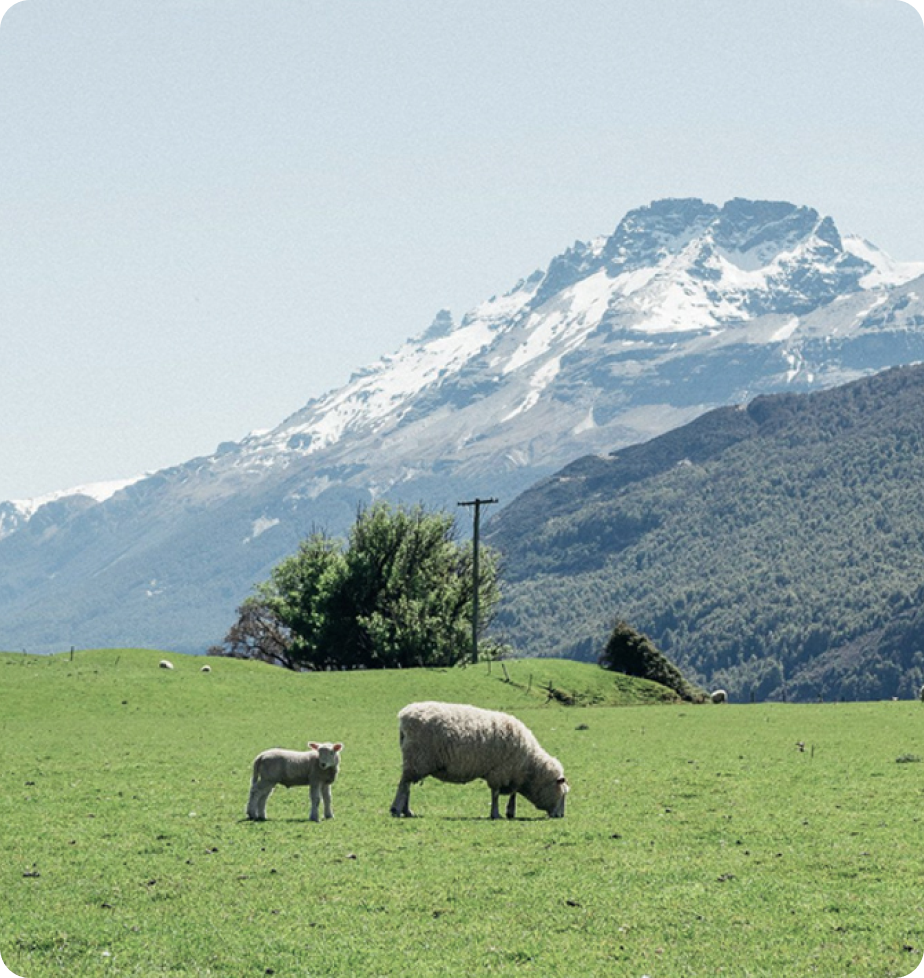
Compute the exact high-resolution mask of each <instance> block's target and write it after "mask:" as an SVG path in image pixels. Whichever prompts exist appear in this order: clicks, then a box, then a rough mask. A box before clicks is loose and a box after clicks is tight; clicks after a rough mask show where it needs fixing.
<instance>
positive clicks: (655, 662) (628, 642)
mask: <svg viewBox="0 0 924 978" xmlns="http://www.w3.org/2000/svg"><path fill="white" fill-rule="evenodd" d="M598 661H599V663H600V665H601V666H602V667H603V668H604V669H609V670H610V671H611V672H622V673H625V675H627V676H638V677H639V678H641V679H650V680H651V681H652V682H655V683H660V684H661V685H662V686H667V687H668V689H672V690H674V692H675V693H677V695H678V696H680V697H682V698H683V699H685V700H689V701H690V702H691V703H699V702H702V700H703V699H704V697H705V694H704V693H703V690H701V689H699V688H698V687H697V686H694V685H693V684H692V683H690V682H687V680H686V679H684V678H683V674H682V673H681V672H680V670H679V669H678V668H677V667H676V666H675V665H674V664H673V662H671V661H670V660H669V659H668V658H667V656H665V655H664V654H663V653H662V652H659V651H658V649H657V648H656V647H655V645H654V643H653V642H652V641H651V639H650V638H648V636H647V635H643V634H642V633H641V632H637V631H636V630H635V629H634V628H633V627H632V626H631V625H629V624H627V623H626V622H624V621H622V620H621V619H620V620H617V622H616V624H615V625H614V626H613V631H612V632H611V633H610V637H609V641H607V643H606V648H605V649H604V650H603V652H602V654H601V655H600V658H599V660H598Z"/></svg>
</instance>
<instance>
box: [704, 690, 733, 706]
mask: <svg viewBox="0 0 924 978" xmlns="http://www.w3.org/2000/svg"><path fill="white" fill-rule="evenodd" d="M709 698H710V699H711V700H712V702H713V703H727V702H728V693H726V692H725V690H724V689H717V690H715V691H714V692H712V693H710V694H709Z"/></svg>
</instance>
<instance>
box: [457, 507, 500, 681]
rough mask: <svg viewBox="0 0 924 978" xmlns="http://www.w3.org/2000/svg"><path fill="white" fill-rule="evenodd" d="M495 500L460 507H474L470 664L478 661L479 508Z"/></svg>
mask: <svg viewBox="0 0 924 978" xmlns="http://www.w3.org/2000/svg"><path fill="white" fill-rule="evenodd" d="M496 502H497V500H496V499H477V498H476V499H470V500H468V502H464V503H459V505H460V506H474V507H475V527H474V530H473V531H472V662H473V663H474V662H477V661H478V591H479V587H478V584H479V574H478V543H479V540H478V538H479V533H480V526H481V507H482V506H490V505H491V504H492V503H496Z"/></svg>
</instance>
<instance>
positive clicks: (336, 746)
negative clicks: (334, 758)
mask: <svg viewBox="0 0 924 978" xmlns="http://www.w3.org/2000/svg"><path fill="white" fill-rule="evenodd" d="M342 750H343V744H334V753H335V754H339V753H340V751H342Z"/></svg>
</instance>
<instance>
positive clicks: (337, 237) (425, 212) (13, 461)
mask: <svg viewBox="0 0 924 978" xmlns="http://www.w3.org/2000/svg"><path fill="white" fill-rule="evenodd" d="M2 6H3V5H2V4H0V9H2ZM922 119H924V21H922V19H921V15H920V14H919V13H918V12H917V11H916V10H915V9H914V7H912V6H911V5H910V4H908V3H904V2H901V0H811V2H806V0H782V2H780V0H773V2H770V0H697V2H696V3H690V2H689V0H631V2H629V0H570V2H562V0H468V2H464V3H453V4H449V3H435V2H433V0H417V2H410V0H324V2H321V0H159V2H156V3H153V2H151V0H117V2H116V0H101V2H97V0H23V2H20V3H18V4H16V5H15V6H13V7H12V8H11V9H10V10H9V11H8V12H7V14H6V15H5V16H4V18H3V21H2V24H0V357H2V360H0V363H2V368H3V369H2V381H0V417H2V419H3V423H2V424H0V499H8V498H22V497H28V496H33V495H38V494H42V493H46V492H49V491H52V490H56V489H63V488H66V487H69V486H73V485H78V484H81V483H88V482H96V481H102V480H109V479H118V478H122V477H129V476H133V475H136V474H138V473H140V472H142V471H144V470H147V469H155V468H160V467H164V466H166V465H170V464H175V463H179V462H182V461H185V460H187V459H188V458H191V457H193V456H195V455H202V454H208V453H210V452H212V451H213V450H214V449H215V447H216V446H217V444H218V443H219V442H221V441H225V440H237V439H239V438H241V437H243V436H244V435H245V434H246V433H247V432H248V431H249V430H251V429H255V428H265V427H270V426H272V425H274V424H276V423H278V422H280V421H282V420H283V418H284V417H285V416H287V415H288V414H290V413H292V412H293V411H295V410H297V409H298V408H300V407H301V406H302V405H303V404H304V403H305V402H306V401H307V400H308V399H309V398H310V397H312V396H316V395H318V394H321V393H323V392H324V391H326V390H328V389H330V388H332V387H337V386H339V385H341V384H342V383H344V382H345V381H346V380H347V378H348V377H349V375H350V373H351V372H352V371H353V370H354V369H356V368H358V367H361V366H363V365H364V364H367V363H370V362H372V361H374V360H375V359H377V358H378V357H379V356H381V355H382V354H385V353H388V352H391V351H392V350H394V349H395V348H396V347H397V346H398V345H399V344H400V343H401V342H402V341H403V340H404V339H405V338H407V337H408V336H411V335H414V334H417V333H420V332H422V331H423V330H424V329H425V328H426V327H427V325H428V324H429V322H430V321H431V319H432V318H433V316H434V314H435V313H436V312H437V311H438V310H439V309H441V308H443V307H447V308H449V309H451V310H452V312H453V314H454V316H455V317H456V318H457V319H458V318H459V317H461V316H462V315H463V314H464V313H465V312H466V311H467V310H468V309H469V308H471V307H472V306H473V305H475V304H476V303H478V302H480V301H481V300H483V299H486V298H488V297H489V296H490V295H492V294H494V293H497V292H503V291H506V290H507V289H508V288H509V287H510V286H512V285H513V284H514V283H515V282H516V281H517V279H518V278H520V277H521V276H523V275H527V274H529V273H530V272H531V271H532V270H533V269H534V268H536V267H539V266H544V265H545V264H546V263H547V262H548V260H549V259H550V258H551V257H553V256H554V255H555V254H556V253H558V252H559V251H561V250H562V249H563V248H565V247H567V246H568V245H570V244H571V243H572V242H573V241H574V240H575V239H578V238H580V239H585V240H586V239H589V238H592V237H596V236H597V235H600V234H608V233H610V232H611V231H612V230H613V228H614V227H615V225H616V223H617V222H618V221H619V219H620V218H621V217H622V216H623V214H624V213H625V212H626V211H627V210H629V209H631V208H633V207H637V206H640V205H643V204H647V203H649V202H650V201H651V200H653V199H656V198H659V197H668V196H698V197H703V198H704V199H706V200H710V201H713V202H715V203H722V202H723V201H725V200H727V199H728V198H731V197H735V196H745V197H755V198H769V199H785V200H790V201H793V202H794V203H798V204H807V205H810V206H813V207H815V208H817V209H818V210H819V211H821V212H823V213H827V214H830V215H831V216H833V217H834V218H835V220H836V221H837V223H838V225H839V227H840V228H841V230H842V231H845V232H848V231H849V232H856V233H859V234H862V235H864V236H865V237H867V238H869V239H870V240H872V241H873V242H875V243H876V244H878V245H879V246H880V247H881V248H883V249H885V250H886V251H887V252H889V253H890V254H892V255H893V257H895V258H898V259H906V260H912V259H916V260H924V165H922V161H924V125H922V122H921V120H922Z"/></svg>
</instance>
